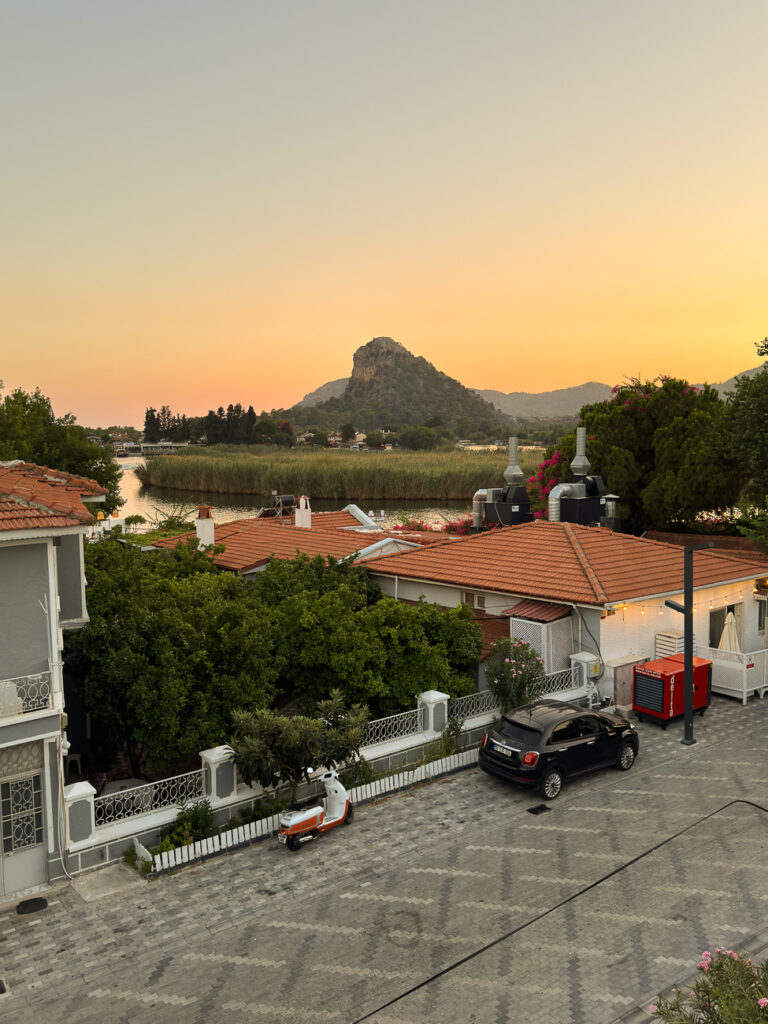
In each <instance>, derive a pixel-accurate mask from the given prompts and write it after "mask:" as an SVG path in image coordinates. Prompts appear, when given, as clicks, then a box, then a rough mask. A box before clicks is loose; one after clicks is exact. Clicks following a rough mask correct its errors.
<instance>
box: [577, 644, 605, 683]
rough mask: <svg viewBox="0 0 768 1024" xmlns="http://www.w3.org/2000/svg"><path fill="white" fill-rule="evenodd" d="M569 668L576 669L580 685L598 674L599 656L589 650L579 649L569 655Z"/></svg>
mask: <svg viewBox="0 0 768 1024" xmlns="http://www.w3.org/2000/svg"><path fill="white" fill-rule="evenodd" d="M571 668H573V669H576V670H577V672H578V674H579V678H580V681H581V684H582V685H585V684H586V682H587V680H588V679H594V678H595V677H596V676H599V675H600V658H599V657H598V656H597V655H596V654H592V653H591V652H590V651H579V652H578V653H577V654H572V655H571Z"/></svg>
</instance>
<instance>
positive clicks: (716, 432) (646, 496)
mask: <svg viewBox="0 0 768 1024" xmlns="http://www.w3.org/2000/svg"><path fill="white" fill-rule="evenodd" d="M580 418H581V422H582V424H583V425H584V426H585V427H586V430H587V456H588V458H589V461H590V463H591V466H592V473H594V474H599V475H600V476H602V477H603V479H604V481H605V484H606V487H607V488H608V490H609V491H611V492H613V493H614V494H617V495H618V496H619V498H620V506H619V511H620V515H621V517H622V519H623V520H624V521H625V523H626V524H627V526H628V527H629V528H630V529H631V530H632V531H633V532H635V533H641V532H642V531H644V530H647V529H650V528H663V527H670V526H671V527H673V528H675V527H677V528H680V527H684V528H686V527H687V528H690V527H691V526H692V525H693V524H694V523H695V520H696V518H697V516H698V515H699V514H700V513H701V512H705V511H711V510H718V511H719V510H723V509H726V508H729V507H730V506H732V505H733V504H735V502H736V501H737V500H738V496H739V493H740V491H741V488H742V486H743V482H744V472H743V468H742V465H741V461H740V459H739V458H738V456H737V455H736V454H735V453H734V452H732V451H729V448H728V445H727V444H726V443H725V440H724V438H725V405H724V403H723V402H722V401H721V399H720V397H719V396H718V394H717V392H716V391H715V390H714V389H713V388H711V387H709V386H707V385H705V386H704V387H703V388H696V387H693V386H692V385H690V384H688V383H687V382H686V381H683V380H675V379H673V378H670V377H665V378H659V379H658V380H656V381H639V380H631V381H628V382H627V383H626V384H623V385H620V386H619V387H617V388H615V389H614V395H613V398H611V399H610V400H609V401H607V402H598V403H596V404H594V405H587V406H584V408H583V409H582V410H581V417H580ZM575 448H576V444H575V432H574V433H572V434H568V435H566V436H565V437H564V438H562V440H561V442H560V444H559V445H558V449H559V450H560V451H561V452H562V455H563V460H562V464H561V466H560V470H561V472H562V476H563V479H564V480H566V481H569V480H571V479H572V476H571V473H570V469H569V468H568V467H569V464H570V462H571V460H572V458H573V455H574V454H575ZM548 455H549V456H552V455H553V452H552V451H550V450H548Z"/></svg>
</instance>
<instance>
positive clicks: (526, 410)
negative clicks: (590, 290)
mask: <svg viewBox="0 0 768 1024" xmlns="http://www.w3.org/2000/svg"><path fill="white" fill-rule="evenodd" d="M380 342H391V343H392V344H393V345H395V346H397V347H398V348H399V349H401V350H402V351H403V352H404V353H406V354H407V355H408V356H410V357H411V358H412V359H414V360H421V362H422V363H423V364H426V366H429V367H432V369H433V370H435V372H436V373H438V374H440V376H441V377H443V378H445V380H447V381H453V382H454V383H455V384H458V385H459V386H460V387H461V388H463V389H464V390H465V391H469V392H471V393H473V394H475V395H477V396H478V397H479V398H480V399H482V400H483V401H484V402H486V403H488V404H490V405H491V406H492V407H493V408H494V409H496V410H498V411H499V412H501V413H503V414H504V415H506V416H512V417H514V418H519V419H538V418H547V417H548V418H557V417H560V416H577V415H578V414H579V411H580V410H581V408H582V406H584V405H591V404H593V403H595V402H602V401H605V400H606V399H607V398H609V397H610V395H611V386H610V385H608V384H602V383H600V382H599V381H587V382H585V383H584V384H575V385H571V386H570V387H565V388H556V389H554V390H552V391H539V392H532V391H509V392H504V391H498V390H495V389H491V388H474V387H467V386H465V385H463V384H461V382H460V381H456V380H454V378H452V377H448V376H447V375H446V374H443V373H441V371H439V370H436V369H435V367H433V366H432V364H431V363H428V362H427V360H426V359H424V358H423V357H422V356H414V355H413V354H412V353H410V352H408V350H407V349H406V348H404V346H402V345H400V343H399V342H396V341H393V339H391V338H374V339H372V341H370V342H368V345H367V346H365V345H363V346H361V347H360V348H358V349H357V350H356V352H355V355H354V359H357V356H358V353H359V352H361V351H362V350H363V349H367V348H368V346H371V345H374V343H380ZM362 358H363V365H364V366H365V365H367V364H366V358H365V357H362ZM764 366H768V361H767V362H765V363H761V364H760V365H759V366H755V367H752V368H751V369H749V370H744V371H741V372H739V373H737V374H735V375H734V376H733V377H729V378H728V379H727V380H725V381H720V382H719V383H717V384H713V385H712V387H713V388H715V390H716V391H718V392H719V394H721V395H727V394H728V393H729V392H731V391H733V389H734V387H735V384H736V378H737V377H753V376H754V375H755V374H757V373H760V371H761V370H762V369H763V367H764ZM367 372H368V370H366V369H359V370H358V373H357V376H356V374H355V368H354V365H353V371H352V375H351V376H350V377H340V378H338V379H337V380H333V381H328V382H327V383H325V384H321V385H320V387H318V388H316V389H315V390H314V391H310V392H309V393H308V394H306V395H304V397H303V398H302V399H301V401H299V402H297V403H296V406H295V408H304V409H307V408H312V407H316V406H320V405H324V404H325V403H326V402H327V401H329V400H332V399H340V398H342V396H344V395H345V392H346V391H347V389H348V386H349V384H350V383H351V382H352V381H353V379H355V380H356V381H357V382H358V383H359V382H360V381H361V379H362V377H361V374H366V373H367ZM367 379H368V380H371V379H373V377H372V376H369V377H368V378H367ZM698 386H701V385H700V384H699V385H698ZM359 391H360V389H359V388H358V387H357V386H355V387H353V395H354V394H355V392H358V393H359ZM350 397H352V396H350ZM359 397H361V398H363V397H364V398H365V400H367V401H370V399H371V397H372V396H371V395H370V394H366V395H365V396H363V395H360V396H359Z"/></svg>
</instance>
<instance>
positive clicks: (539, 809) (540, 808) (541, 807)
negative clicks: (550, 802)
mask: <svg viewBox="0 0 768 1024" xmlns="http://www.w3.org/2000/svg"><path fill="white" fill-rule="evenodd" d="M548 810H549V807H547V805H546V804H536V806H535V807H529V808H528V813H529V814H543V813H544V811H548Z"/></svg>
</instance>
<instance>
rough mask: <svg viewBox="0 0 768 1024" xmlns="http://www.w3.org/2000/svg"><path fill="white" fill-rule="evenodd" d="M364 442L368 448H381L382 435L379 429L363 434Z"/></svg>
mask: <svg viewBox="0 0 768 1024" xmlns="http://www.w3.org/2000/svg"><path fill="white" fill-rule="evenodd" d="M365 443H366V444H367V445H368V447H369V448H381V446H382V445H383V444H384V435H383V434H382V432H381V431H380V430H372V431H371V432H370V433H369V434H366V435H365Z"/></svg>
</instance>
